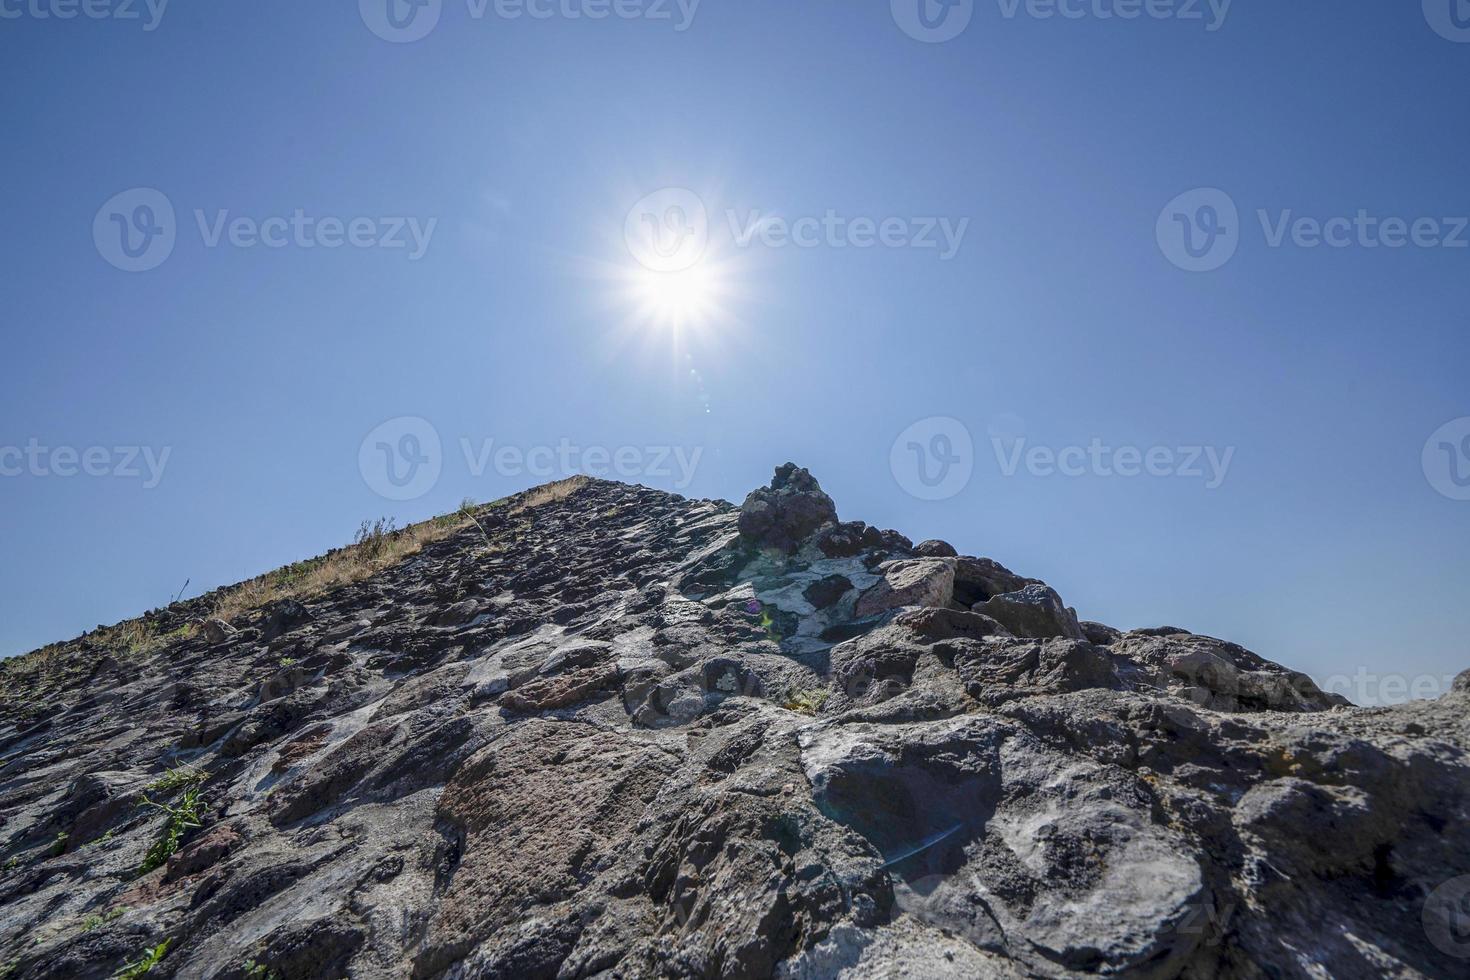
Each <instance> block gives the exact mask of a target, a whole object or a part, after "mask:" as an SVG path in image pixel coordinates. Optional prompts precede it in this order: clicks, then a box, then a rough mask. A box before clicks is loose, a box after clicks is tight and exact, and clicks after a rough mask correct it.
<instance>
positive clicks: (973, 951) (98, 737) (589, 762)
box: [0, 467, 1470, 980]
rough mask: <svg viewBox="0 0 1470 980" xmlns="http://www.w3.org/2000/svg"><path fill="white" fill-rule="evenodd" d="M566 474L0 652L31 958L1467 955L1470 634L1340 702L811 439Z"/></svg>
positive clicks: (236, 967)
mask: <svg viewBox="0 0 1470 980" xmlns="http://www.w3.org/2000/svg"><path fill="white" fill-rule="evenodd" d="M549 496H550V497H551V498H552V499H551V500H550V502H547V500H546V499H545V498H544V497H542V498H539V502H538V498H537V497H536V495H535V494H534V493H533V494H530V495H528V496H526V497H522V498H516V499H513V500H511V501H509V502H507V503H506V504H505V505H504V506H501V507H496V508H486V509H484V510H482V512H481V513H480V515H479V518H480V523H481V525H482V526H483V528H484V533H483V534H482V532H481V530H480V529H479V528H468V527H467V528H466V529H465V530H464V531H462V532H460V533H458V534H456V535H453V536H451V537H449V538H447V539H445V540H442V541H438V542H433V543H430V544H428V545H427V546H426V547H425V548H424V549H423V550H422V551H421V552H419V553H417V554H415V555H413V556H411V557H409V558H408V559H406V560H405V561H403V562H401V563H399V564H396V565H391V566H389V567H386V568H383V569H382V570H381V571H379V572H378V573H377V574H376V575H374V576H373V577H372V578H371V579H369V580H367V581H365V582H358V583H355V584H350V585H345V586H342V587H339V588H336V589H334V590H332V591H329V592H327V593H324V594H321V595H317V596H314V597H311V598H308V599H297V600H289V601H287V602H281V603H276V604H273V605H272V606H270V607H268V608H265V609H262V610H259V611H258V612H255V613H250V614H246V615H245V616H243V617H239V618H238V621H237V623H236V624H235V625H229V624H220V628H211V627H210V626H209V625H208V622H207V621H208V618H209V617H210V616H211V615H213V609H214V608H215V607H214V604H213V600H212V599H211V598H210V597H203V598H201V599H200V600H197V601H191V602H188V603H181V604H179V606H178V607H177V608H171V609H170V610H164V611H162V612H160V613H156V614H154V615H153V616H152V621H151V622H150V628H151V629H152V631H153V632H154V633H155V634H156V635H159V636H169V637H170V640H169V641H168V642H167V643H165V644H164V645H163V646H162V647H161V648H160V649H157V650H154V651H150V652H147V653H142V654H138V655H136V656H134V657H131V658H124V657H122V656H120V655H118V654H117V653H116V651H104V650H99V649H97V648H95V647H93V646H91V645H90V641H88V640H86V639H84V640H82V641H78V642H77V643H73V644H67V645H64V646H63V647H61V648H60V652H59V653H58V652H56V651H52V652H51V653H49V654H48V655H47V656H48V659H46V660H43V661H38V662H39V663H43V664H46V665H49V666H48V667H47V670H48V671H49V673H42V672H39V671H35V672H31V671H28V670H26V669H15V668H13V667H11V666H9V665H7V666H6V667H4V668H0V682H3V684H0V691H3V692H4V696H3V697H0V815H3V816H0V821H3V822H0V859H3V862H4V863H5V867H6V870H5V873H4V874H3V875H0V964H9V966H10V968H11V972H10V974H8V976H10V977H12V978H14V980H21V978H39V977H57V976H65V977H84V978H94V977H95V978H103V977H110V976H112V975H113V974H114V973H115V972H116V971H117V970H118V969H119V968H121V967H122V966H123V965H124V964H125V963H127V962H128V961H130V960H134V959H136V958H137V956H138V954H139V952H140V951H141V950H142V949H144V948H146V947H150V946H153V945H155V944H157V943H159V942H161V941H163V940H165V939H167V940H169V943H170V945H169V950H168V955H167V956H166V957H165V958H164V960H163V961H162V962H161V963H160V964H159V965H158V967H156V968H155V970H154V973H153V974H150V975H159V976H176V977H190V978H192V977H201V978H210V980H242V978H244V976H245V964H246V963H247V962H249V961H252V960H253V961H254V962H255V963H256V964H257V965H259V966H261V967H262V968H263V970H264V971H265V972H267V973H271V974H274V975H275V976H277V977H278V978H279V980H304V978H313V980H314V978H318V977H344V976H352V977H399V976H405V977H417V978H468V977H505V978H517V980H519V978H523V977H525V978H538V977H539V978H557V980H562V978H565V980H571V978H589V980H591V978H595V980H624V978H644V977H650V978H652V977H668V978H681V980H683V978H696V977H697V978H728V980H743V978H765V977H771V976H776V977H782V978H788V980H795V978H800V980H831V978H843V980H880V978H881V980H888V978H891V977H897V976H909V977H915V978H923V980H928V978H931V977H932V978H940V977H999V978H1019V977H1044V978H1073V977H1086V976H1116V977H1141V978H1157V980H1165V978H1173V977H1185V978H1189V980H1224V978H1233V977H1247V978H1267V977H1280V978H1294V977H1303V978H1321V977H1379V976H1395V977H1404V978H1410V977H1458V976H1462V975H1463V974H1464V965H1465V962H1466V960H1465V959H1463V957H1462V956H1461V955H1460V954H1461V953H1462V952H1464V950H1463V949H1462V947H1461V946H1460V945H1457V944H1456V942H1455V940H1454V936H1455V935H1456V933H1455V932H1454V930H1455V928H1457V927H1458V926H1457V920H1456V919H1454V918H1453V917H1454V916H1457V915H1458V909H1457V906H1454V905H1452V904H1446V902H1445V900H1443V896H1444V895H1447V894H1450V892H1452V891H1453V890H1454V889H1455V888H1457V887H1459V886H1458V885H1457V884H1456V882H1457V881H1460V880H1461V879H1462V878H1464V876H1470V819H1467V816H1470V761H1467V760H1470V711H1467V704H1470V672H1467V674H1465V675H1462V676H1461V677H1460V678H1459V680H1458V681H1457V682H1456V686H1455V689H1454V690H1453V691H1451V692H1450V693H1448V694H1446V695H1445V696H1444V697H1443V698H1442V699H1440V700H1439V701H1434V702H1417V703H1412V704H1408V705H1403V706H1400V707H1395V708H1373V709H1360V708H1354V707H1351V706H1350V705H1347V704H1346V703H1345V702H1344V701H1343V699H1341V698H1338V697H1335V696H1332V695H1328V694H1325V693H1323V692H1322V691H1321V690H1319V689H1318V688H1317V687H1316V685H1314V684H1313V683H1312V682H1311V681H1310V680H1309V679H1307V678H1306V677H1304V676H1303V675H1300V674H1298V673H1295V672H1293V671H1290V670H1288V669H1286V668H1284V667H1281V666H1279V665H1277V664H1274V663H1272V662H1270V661H1268V660H1265V659H1263V658H1261V657H1259V656H1256V655H1255V654H1253V653H1251V652H1250V651H1248V650H1245V649H1243V648H1241V647H1239V646H1236V645H1234V644H1230V643H1226V642H1224V641H1222V640H1216V639H1213V638H1210V637H1204V636H1196V635H1193V634H1191V633H1189V632H1187V631H1186V630H1183V629H1179V628H1177V627H1157V628H1150V629H1144V630H1134V631H1131V632H1122V631H1119V630H1116V629H1113V628H1111V627H1108V626H1105V625H1102V624H1100V623H1092V622H1087V623H1080V622H1078V621H1077V618H1076V616H1075V614H1073V613H1072V611H1071V610H1068V609H1067V608H1066V607H1065V606H1064V605H1063V604H1062V602H1061V599H1060V598H1059V597H1057V596H1056V593H1055V592H1053V591H1052V590H1050V589H1049V588H1047V587H1046V586H1045V584H1044V583H1042V582H1040V581H1038V580H1035V579H1028V578H1024V577H1022V576H1020V575H1017V574H1016V573H1014V572H1011V571H1010V570H1009V569H1006V568H1005V567H1004V566H1002V565H1000V564H998V563H996V562H994V561H992V560H990V559H985V558H978V557H974V556H968V555H955V554H954V553H953V552H954V549H952V548H949V547H948V546H945V545H943V543H942V542H933V541H930V542H924V543H922V544H920V545H919V546H917V547H915V546H914V545H912V543H911V542H909V541H908V539H907V538H904V537H903V536H902V535H900V534H898V533H897V532H892V531H880V530H878V529H876V528H872V527H869V526H868V525H866V524H862V523H860V522H853V523H848V524H839V523H837V522H836V511H835V508H833V507H832V506H831V501H830V499H828V498H827V497H826V495H825V494H822V493H821V491H820V488H818V487H817V486H816V481H815V480H813V479H811V477H810V475H809V474H807V473H805V471H802V470H799V469H797V468H795V467H783V468H782V471H780V472H778V475H777V480H776V482H775V484H773V486H772V487H770V488H766V489H764V490H762V491H758V492H757V493H756V494H754V495H752V500H753V502H754V503H753V504H751V503H748V505H747V508H745V509H743V510H738V509H736V508H734V507H732V506H730V505H727V504H723V503H719V502H712V501H689V500H684V499H682V498H679V497H674V496H670V495H667V494H663V493H658V492H656V491H652V490H647V489H643V488H639V487H630V486H622V485H618V484H612V483H605V482H599V481H588V482H586V483H585V484H582V485H580V486H579V487H577V488H576V489H575V490H574V491H573V492H570V493H569V494H566V495H561V496H560V497H559V496H558V495H549ZM486 535H488V536H489V537H490V538H491V542H490V547H486V541H485V536H486ZM976 610H978V611H976ZM201 622H203V623H205V625H204V626H203V627H202V628H201V629H199V630H197V631H195V632H191V631H189V630H181V629H180V627H183V626H188V625H198V624H199V623H201ZM20 666H21V667H28V665H26V664H22V665H20ZM28 678H29V680H28ZM38 678H46V679H47V680H46V682H45V685H44V686H43V685H42V683H41V681H40V680H38ZM185 763H187V764H188V767H189V768H188V769H187V770H179V771H178V772H177V773H176V774H175V776H173V777H171V778H172V779H173V780H174V781H175V782H172V783H170V782H164V783H159V782H158V781H159V780H160V777H163V776H164V775H165V774H166V773H167V772H168V771H169V770H170V769H174V768H176V767H178V766H180V765H181V764H185ZM150 786H151V787H153V788H150ZM186 786H192V787H193V788H194V789H196V790H197V792H198V799H199V800H200V801H201V803H202V806H201V808H200V809H199V811H198V812H197V814H195V816H196V817H197V821H196V822H198V823H200V824H202V826H200V827H198V828H195V827H192V826H190V827H186V828H184V829H183V831H182V833H181V834H180V840H179V841H178V843H179V846H178V848H177V850H176V851H175V853H173V854H172V855H171V856H169V857H168V858H167V860H164V861H163V862H162V863H161V865H160V866H159V867H157V868H155V869H153V870H151V871H149V872H147V873H142V874H140V866H141V865H142V864H143V861H144V856H145V855H146V854H147V853H148V851H149V848H150V847H152V846H154V845H155V844H156V843H157V842H158V841H159V840H160V838H161V834H162V833H163V831H164V830H165V828H166V826H167V818H166V817H165V815H164V814H163V813H162V812H161V811H160V810H158V809H156V808H153V807H140V806H139V802H140V797H141V795H142V794H144V793H145V792H146V793H148V795H149V797H150V799H153V800H155V801H156V802H158V803H161V804H164V805H166V806H170V807H176V806H178V805H180V804H181V802H182V801H183V799H184V793H185V792H186V789H185V787H186ZM1467 880H1470V879H1467ZM1445 889H1449V890H1450V891H1446V890H1445ZM1456 894H1458V893H1456ZM1436 895H1438V896H1440V898H1436V899H1433V900H1431V897H1432V896H1436ZM1436 903H1438V904H1436ZM116 909H123V910H124V911H122V912H121V914H117V915H113V914H111V912H110V910H116ZM99 923H100V924H99Z"/></svg>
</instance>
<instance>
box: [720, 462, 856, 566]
mask: <svg viewBox="0 0 1470 980" xmlns="http://www.w3.org/2000/svg"><path fill="white" fill-rule="evenodd" d="M836 522H837V507H836V505H835V504H833V503H832V498H831V497H829V496H827V495H826V494H825V493H823V492H822V488H821V486H820V485H818V483H817V481H816V479H814V478H813V477H812V475H811V474H810V473H808V472H807V471H806V470H805V469H802V468H801V467H799V466H797V465H796V464H795V463H787V464H785V465H784V466H780V467H777V469H776V475H775V477H773V478H772V480H771V485H770V486H769V487H765V488H763V489H760V490H753V491H751V493H750V496H748V497H746V498H745V503H744V504H743V505H742V506H741V508H740V525H739V526H740V534H741V535H742V536H743V537H744V538H746V539H747V540H749V541H752V542H753V543H755V544H757V545H760V546H763V547H773V548H779V549H781V550H782V551H787V552H792V551H795V550H796V549H797V548H798V547H799V546H800V544H801V542H802V541H804V540H805V539H806V538H808V537H810V536H811V534H812V533H813V532H814V531H816V530H817V529H818V528H820V527H822V526H823V525H825V524H835V523H836Z"/></svg>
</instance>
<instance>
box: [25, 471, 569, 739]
mask: <svg viewBox="0 0 1470 980" xmlns="http://www.w3.org/2000/svg"><path fill="white" fill-rule="evenodd" d="M591 482H592V481H591V480H590V478H588V477H585V476H574V477H570V478H569V479H565V480H558V481H557V482H556V483H548V484H546V485H545V486H541V487H535V488H533V489H531V490H527V491H525V492H524V493H522V494H519V495H518V496H513V497H506V498H504V499H501V500H497V501H494V502H493V503H489V504H482V505H476V504H475V503H474V502H473V501H471V500H465V501H464V502H463V503H462V504H460V507H459V509H458V510H457V511H455V512H454V513H450V514H445V515H443V516H441V517H435V518H432V519H430V520H427V521H424V522H422V523H420V524H413V525H410V526H409V527H406V528H395V527H394V526H393V523H392V522H391V521H390V520H387V519H379V520H377V521H371V522H364V523H363V525H362V527H361V528H359V529H358V532H357V537H356V540H355V541H354V542H353V543H352V544H350V545H348V546H347V547H345V548H339V549H338V550H336V551H332V552H329V553H328V554H325V555H322V556H320V557H318V558H311V559H308V560H306V561H299V562H295V563H293V564H290V565H287V566H285V567H284V568H278V569H276V570H275V571H273V572H267V573H266V574H264V575H260V576H257V577H255V578H253V579H250V580H248V581H246V582H242V583H240V584H239V585H235V586H230V587H228V588H224V589H220V590H219V591H217V592H216V593H214V595H213V596H212V598H213V607H212V615H214V616H216V617H218V618H219V619H223V620H225V621H226V622H229V621H231V620H234V619H237V618H239V617H240V616H243V615H245V614H247V613H250V612H253V611H255V610H257V609H259V608H261V607H262V606H264V605H266V604H267V603H270V602H273V601H275V600H278V599H311V598H314V597H317V596H320V595H322V594H324V593H326V592H329V591H331V590H332V589H335V588H337V587H339V586H343V585H349V584H352V583H354V582H361V581H363V580H365V579H368V578H371V577H372V576H373V575H375V574H377V573H378V572H380V571H382V570H384V569H386V568H390V567H392V566H393V565H396V564H398V563H399V562H401V561H403V560H404V559H406V558H409V557H411V556H412V555H415V554H418V553H419V552H420V551H422V550H423V548H424V547H425V546H426V545H428V544H431V543H433V542H435V541H441V540H443V539H445V538H447V537H449V536H451V535H453V534H456V533H458V532H460V531H463V530H465V529H467V528H471V527H473V528H476V529H477V533H478V535H479V536H481V537H482V538H483V539H484V541H485V548H486V550H487V551H488V552H490V553H496V552H503V551H508V550H512V549H513V548H514V547H515V545H516V543H517V542H518V540H519V533H518V531H517V530H515V529H511V530H510V532H509V535H510V537H509V539H508V538H507V534H506V533H505V532H502V533H501V534H499V535H497V536H496V539H495V540H492V538H491V535H490V534H489V533H487V531H486V529H485V526H484V524H482V523H481V521H480V519H479V518H481V517H484V516H485V515H486V514H488V513H491V512H492V511H493V509H495V508H501V507H508V508H509V510H508V511H506V512H505V513H506V514H507V516H511V517H514V516H517V515H525V514H526V513H527V512H528V511H531V510H534V509H535V508H537V507H543V506H545V505H547V504H552V503H556V502H558V501H561V500H565V499H566V498H567V497H569V496H571V495H572V494H573V493H576V492H577V491H578V490H580V489H581V488H582V487H585V486H587V485H588V484H589V483H591ZM518 524H519V526H520V528H521V529H524V528H525V527H526V526H527V523H526V521H525V520H522V521H520V522H518ZM206 598H210V597H206ZM174 621H175V622H177V621H178V620H177V618H176V619H175V620H174ZM196 630H197V627H196V626H195V625H194V624H189V625H187V626H182V627H180V628H178V629H175V630H172V631H171V632H167V633H165V632H163V631H162V630H161V629H160V628H159V627H158V625H157V623H156V622H155V620H153V619H149V618H139V619H131V620H128V621H126V622H123V623H119V624H117V625H116V626H110V627H107V628H105V629H100V630H97V631H95V632H93V633H91V634H89V635H88V636H87V637H86V638H85V639H86V640H87V641H89V642H90V643H91V644H92V645H93V646H96V647H101V648H102V649H103V650H105V651H107V652H108V653H110V654H111V655H112V656H115V657H117V658H118V659H134V658H138V657H141V656H145V655H148V654H151V653H155V652H157V651H159V650H161V649H163V648H164V647H166V646H168V645H170V644H172V643H176V642H179V641H181V640H185V639H188V638H189V637H191V636H192V635H193V634H194V633H195V632H196ZM76 652H77V649H76V642H75V641H73V642H69V643H52V644H50V645H48V646H45V647H42V648H41V649H39V650H37V651H35V652H33V653H29V654H26V655H24V656H20V657H13V658H10V659H9V660H5V661H3V662H0V699H16V700H17V701H20V702H25V703H30V704H33V703H35V702H36V699H38V698H43V696H44V695H45V693H46V692H47V691H49V690H52V689H55V688H58V687H65V686H67V685H69V684H70V683H71V682H72V681H73V680H75V677H74V676H73V675H77V672H78V671H81V672H83V673H85V670H87V669H89V668H88V665H87V664H84V663H83V662H82V661H81V660H80V659H79V658H78V657H77V656H76ZM78 676H80V675H78ZM7 713H8V712H7Z"/></svg>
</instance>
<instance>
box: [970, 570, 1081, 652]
mask: <svg viewBox="0 0 1470 980" xmlns="http://www.w3.org/2000/svg"><path fill="white" fill-rule="evenodd" d="M974 610H975V612H977V613H983V614H984V615H986V616H989V617H990V618H991V619H994V620H995V621H996V622H998V623H1000V624H1001V625H1002V626H1004V627H1005V628H1006V629H1008V630H1010V631H1011V632H1012V633H1014V634H1016V635H1017V636H1030V637H1035V638H1037V639H1049V638H1051V637H1057V636H1060V637H1066V638H1067V639H1073V640H1081V639H1085V638H1086V637H1085V636H1084V635H1083V633H1082V626H1081V624H1079V623H1078V622H1077V614H1076V613H1075V612H1073V611H1072V610H1071V609H1068V608H1067V606H1066V605H1065V604H1064V603H1063V602H1062V597H1061V596H1059V595H1057V593H1056V591H1055V590H1054V589H1050V588H1048V587H1046V586H1045V585H1039V584H1032V585H1027V586H1026V587H1025V588H1023V589H1021V590H1019V591H1017V592H1007V593H1005V594H1004V595H998V596H993V597H992V598H990V599H987V600H986V601H985V602H981V603H978V604H976V605H975V606H974Z"/></svg>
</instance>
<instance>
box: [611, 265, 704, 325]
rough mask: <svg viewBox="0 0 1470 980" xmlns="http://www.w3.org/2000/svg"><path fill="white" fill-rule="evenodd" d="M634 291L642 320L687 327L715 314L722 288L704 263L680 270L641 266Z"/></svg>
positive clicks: (701, 322) (639, 316) (633, 286)
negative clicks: (671, 270)
mask: <svg viewBox="0 0 1470 980" xmlns="http://www.w3.org/2000/svg"><path fill="white" fill-rule="evenodd" d="M632 292H633V300H634V303H635V304H636V305H637V307H638V310H637V314H636V315H637V316H638V318H639V319H640V320H643V321H645V322H648V323H651V324H655V325H657V326H663V327H672V328H673V329H675V330H684V329H687V328H689V327H695V326H700V325H702V324H704V323H706V322H708V321H709V320H710V318H711V317H713V316H714V315H715V314H716V312H717V311H718V306H719V302H720V299H721V292H722V290H721V287H720V283H719V281H718V279H717V278H716V277H715V276H714V275H713V274H712V273H711V272H710V270H709V268H708V267H707V266H705V265H704V264H702V263H701V264H699V265H695V266H693V267H692V268H689V269H683V270H681V271H679V272H654V271H652V270H648V269H644V270H640V271H639V272H638V273H637V274H636V275H635V277H634V279H633V283H632Z"/></svg>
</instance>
